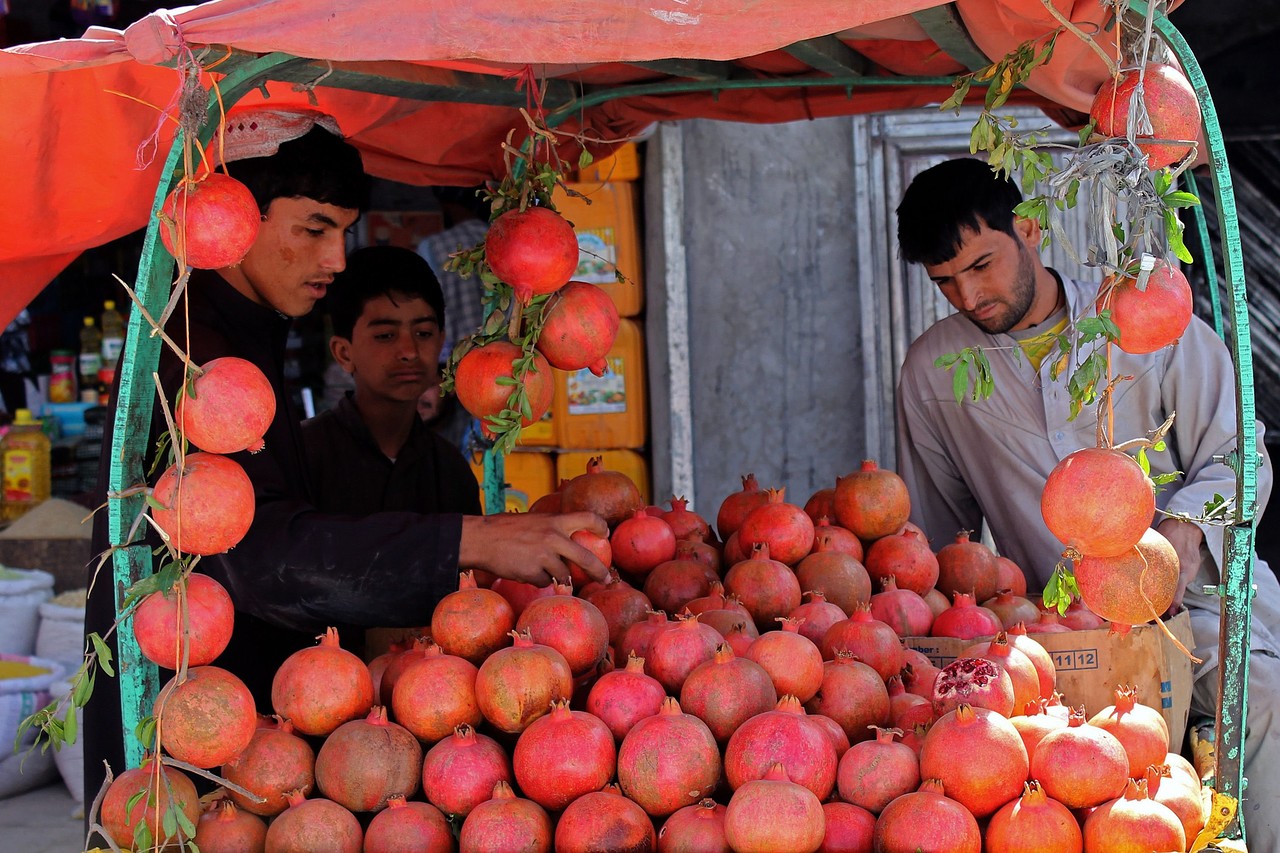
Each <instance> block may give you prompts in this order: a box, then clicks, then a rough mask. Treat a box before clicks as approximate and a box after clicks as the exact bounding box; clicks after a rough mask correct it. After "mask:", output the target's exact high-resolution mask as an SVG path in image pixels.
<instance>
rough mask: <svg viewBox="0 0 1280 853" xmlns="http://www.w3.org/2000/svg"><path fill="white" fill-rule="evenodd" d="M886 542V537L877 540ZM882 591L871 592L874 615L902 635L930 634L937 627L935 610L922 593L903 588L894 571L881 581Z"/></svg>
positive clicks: (872, 612) (921, 635)
mask: <svg viewBox="0 0 1280 853" xmlns="http://www.w3.org/2000/svg"><path fill="white" fill-rule="evenodd" d="M877 541H879V542H883V541H884V540H883V539H880V540H877ZM881 586H882V591H881V592H878V593H876V594H875V595H873V596H871V615H872V616H873V617H875V618H876V619H878V620H880V621H881V622H883V623H885V624H886V625H888V626H889V627H890V628H892V629H893V632H894V633H895V634H897V635H898V636H899V637H927V636H929V629H930V628H932V627H933V611H932V610H931V609H929V605H928V604H927V603H926V602H925V600H924V599H923V598H921V597H920V596H919V595H918V594H916V593H914V592H912V591H911V590H909V589H899V588H898V582H897V580H896V579H895V577H894V576H893V575H889V576H888V577H887V578H885V579H884V580H883V581H882V582H881Z"/></svg>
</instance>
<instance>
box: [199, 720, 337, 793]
mask: <svg viewBox="0 0 1280 853" xmlns="http://www.w3.org/2000/svg"><path fill="white" fill-rule="evenodd" d="M315 766H316V755H315V752H314V751H313V750H312V749H311V745H310V744H308V743H307V742H306V741H305V740H303V739H302V738H300V737H298V736H297V735H295V734H294V733H293V723H291V722H290V721H288V720H281V721H280V724H279V726H278V727H274V728H259V729H257V730H256V731H255V732H254V733H253V737H252V738H251V739H250V740H249V745H248V746H247V747H245V748H244V749H243V750H241V752H240V754H239V755H237V756H236V757H235V758H233V759H231V760H230V761H229V762H227V763H226V764H224V765H222V777H223V778H224V779H226V780H227V781H228V782H231V783H232V784H235V785H239V786H240V787H242V788H244V789H245V790H247V791H250V792H252V793H253V794H256V795H257V796H259V797H262V798H263V801H262V802H257V801H255V800H252V799H250V798H249V797H246V796H244V795H243V794H240V793H238V792H236V791H235V790H233V789H230V788H228V789H227V795H228V796H229V797H230V798H231V801H232V802H234V803H235V804H236V805H237V806H239V807H240V808H241V809H243V810H245V811H247V812H251V813H252V814H256V815H261V816H263V817H271V816H273V815H278V814H280V812H282V811H284V810H285V809H286V808H288V805H289V803H288V802H287V801H286V800H285V797H284V792H285V791H299V790H300V791H302V795H303V796H306V795H308V794H310V793H311V789H312V788H313V787H315Z"/></svg>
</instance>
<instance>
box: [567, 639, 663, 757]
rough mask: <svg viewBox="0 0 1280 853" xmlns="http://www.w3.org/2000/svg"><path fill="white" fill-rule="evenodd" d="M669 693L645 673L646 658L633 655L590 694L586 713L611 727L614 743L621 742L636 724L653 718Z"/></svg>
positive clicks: (602, 680) (593, 686)
mask: <svg viewBox="0 0 1280 853" xmlns="http://www.w3.org/2000/svg"><path fill="white" fill-rule="evenodd" d="M665 697H666V691H665V690H664V689H663V687H662V684H661V683H659V681H658V680H657V679H656V678H654V677H653V676H651V675H646V674H645V672H644V658H642V657H637V656H636V655H634V654H633V655H631V656H630V657H629V658H628V659H627V665H626V666H625V667H624V668H623V669H615V670H613V671H612V672H608V673H605V674H604V675H602V676H600V679H599V680H598V681H596V683H595V684H594V685H592V687H591V692H590V693H589V694H587V706H586V710H587V713H589V714H594V715H595V716H597V717H599V718H600V719H601V721H603V722H604V724H605V725H606V726H608V727H609V731H610V732H611V733H612V734H613V738H614V740H616V741H618V742H621V741H622V739H623V738H624V737H626V734H627V732H629V731H631V729H632V727H633V726H635V724H636V723H638V722H640V721H641V720H643V719H644V718H645V717H652V716H653V715H654V714H656V713H658V710H659V709H660V708H661V707H662V700H663V699H664V698H665Z"/></svg>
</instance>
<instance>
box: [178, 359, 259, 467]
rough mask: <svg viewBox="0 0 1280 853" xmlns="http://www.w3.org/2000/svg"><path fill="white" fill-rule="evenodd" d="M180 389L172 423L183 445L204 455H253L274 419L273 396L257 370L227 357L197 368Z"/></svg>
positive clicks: (243, 360)
mask: <svg viewBox="0 0 1280 853" xmlns="http://www.w3.org/2000/svg"><path fill="white" fill-rule="evenodd" d="M200 371H201V372H200V375H199V376H197V377H195V378H194V379H192V380H191V382H190V383H188V385H186V386H183V389H182V393H181V394H179V395H178V402H177V405H176V406H174V409H173V422H174V424H176V425H177V427H178V430H179V431H180V432H181V433H182V435H183V437H185V438H186V439H187V440H188V441H190V442H191V443H192V444H194V445H195V446H196V447H198V448H200V449H201V450H204V451H207V452H209V453H236V452H239V451H241V450H248V451H249V452H250V453H256V452H258V451H259V450H261V449H262V447H263V441H262V436H263V435H264V434H265V433H266V431H267V427H269V426H271V421H272V420H274V419H275V416H276V395H275V391H273V390H272V388H271V383H270V382H268V381H267V377H266V374H264V373H263V372H262V371H261V370H260V369H259V368H258V366H257V365H256V364H254V363H253V362H251V361H246V360H245V359H243V358H235V357H234V356H226V357H224V358H215V359H214V360H213V361H210V362H208V363H207V364H204V365H201V367H200Z"/></svg>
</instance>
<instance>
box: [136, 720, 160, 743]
mask: <svg viewBox="0 0 1280 853" xmlns="http://www.w3.org/2000/svg"><path fill="white" fill-rule="evenodd" d="M133 733H134V735H135V736H136V737H137V738H138V743H140V744H142V747H143V749H152V748H154V747H155V742H156V718H155V717H143V718H142V719H141V720H138V725H137V726H136V727H134V730H133Z"/></svg>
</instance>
